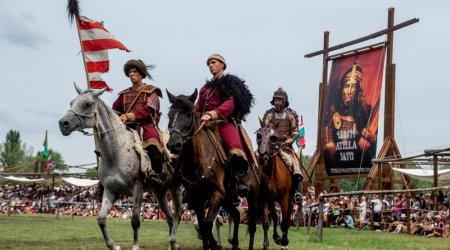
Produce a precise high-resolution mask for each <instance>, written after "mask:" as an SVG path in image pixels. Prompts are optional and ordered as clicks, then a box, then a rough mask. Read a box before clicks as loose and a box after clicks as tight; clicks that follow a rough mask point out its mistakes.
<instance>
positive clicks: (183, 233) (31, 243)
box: [0, 215, 450, 250]
mask: <svg viewBox="0 0 450 250" xmlns="http://www.w3.org/2000/svg"><path fill="white" fill-rule="evenodd" d="M107 223H108V227H109V230H110V234H111V236H112V238H113V239H114V241H115V242H116V243H118V244H119V245H120V246H121V247H122V248H123V249H130V248H131V243H132V232H133V230H132V228H131V223H130V220H124V219H108V221H107ZM225 228H228V225H225V227H223V229H224V230H222V234H221V235H222V240H224V239H226V234H227V232H226V231H227V229H225ZM270 232H272V230H270ZM314 236H315V230H314V229H312V230H311V234H310V235H307V234H306V229H305V228H300V229H295V228H291V230H290V232H289V239H290V244H289V247H290V249H396V250H399V249H450V240H449V239H442V238H433V239H425V238H421V237H418V236H408V235H405V234H400V235H398V234H390V233H385V232H373V231H358V230H347V229H340V228H326V229H325V230H324V240H323V243H317V242H316V241H315V240H314V238H315V237H314ZM177 237H178V242H179V244H180V247H181V249H201V242H200V240H198V239H197V237H196V233H195V230H194V227H193V224H192V223H184V222H182V223H181V224H180V227H179V230H178V234H177ZM239 238H240V246H241V248H242V249H246V248H247V247H248V236H247V235H246V227H245V226H242V227H241V231H240V237H239ZM223 244H224V249H230V245H229V244H228V243H223ZM255 246H256V249H261V248H262V228H261V227H260V226H258V231H257V234H256V244H255ZM140 247H141V249H168V229H167V224H166V223H165V222H164V221H143V222H141V230H140ZM105 248H106V247H105V243H104V241H103V237H102V235H101V232H100V229H99V227H98V225H97V220H96V218H94V217H74V219H73V220H72V218H71V217H70V216H60V217H59V219H56V217H55V216H49V215H30V216H28V215H11V216H7V215H0V249H105ZM271 249H279V246H276V245H275V243H273V241H271Z"/></svg>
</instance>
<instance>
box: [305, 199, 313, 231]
mask: <svg viewBox="0 0 450 250" xmlns="http://www.w3.org/2000/svg"><path fill="white" fill-rule="evenodd" d="M311 217H312V207H311V206H310V207H309V211H308V229H306V234H307V235H309V233H310V231H311Z"/></svg>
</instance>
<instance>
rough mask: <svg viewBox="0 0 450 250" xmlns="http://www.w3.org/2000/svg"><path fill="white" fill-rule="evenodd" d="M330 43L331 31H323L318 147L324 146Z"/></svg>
mask: <svg viewBox="0 0 450 250" xmlns="http://www.w3.org/2000/svg"><path fill="white" fill-rule="evenodd" d="M329 44H330V32H329V31H325V32H324V33H323V49H324V51H325V52H324V53H323V69H322V82H321V83H320V85H319V91H320V92H319V114H318V118H317V121H318V124H317V148H322V136H321V133H320V131H321V129H320V128H321V126H322V117H323V112H324V110H325V102H326V98H327V89H328V46H329Z"/></svg>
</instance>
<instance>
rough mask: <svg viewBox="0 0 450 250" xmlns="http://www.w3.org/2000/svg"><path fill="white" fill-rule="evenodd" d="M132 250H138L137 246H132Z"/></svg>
mask: <svg viewBox="0 0 450 250" xmlns="http://www.w3.org/2000/svg"><path fill="white" fill-rule="evenodd" d="M131 249H132V250H139V246H136V245H133V247H132V248H131Z"/></svg>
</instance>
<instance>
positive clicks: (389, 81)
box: [305, 8, 419, 197]
mask: <svg viewBox="0 0 450 250" xmlns="http://www.w3.org/2000/svg"><path fill="white" fill-rule="evenodd" d="M394 10H395V9H394V8H389V9H388V26H387V28H386V29H384V30H381V31H378V32H375V33H373V34H370V35H367V36H364V37H361V38H358V39H355V40H352V41H349V42H346V43H343V44H339V45H336V46H333V47H329V37H330V32H329V31H325V32H324V40H323V49H322V50H319V51H316V52H313V53H310V54H307V55H305V57H306V58H311V57H314V56H317V55H323V70H322V82H321V83H320V84H319V110H318V125H317V147H316V151H315V152H314V154H313V156H312V157H311V161H310V162H309V164H308V166H307V168H306V172H307V174H308V176H311V177H313V178H312V180H311V181H308V182H306V185H305V186H308V185H314V186H315V193H316V197H317V196H318V195H319V194H320V193H321V192H323V191H324V190H325V187H329V189H328V191H330V192H337V191H339V184H338V182H337V179H344V178H355V177H357V176H359V177H367V180H366V183H365V184H364V190H369V189H380V190H381V189H393V187H394V185H395V184H402V185H403V186H404V187H407V188H411V187H412V183H411V181H410V180H409V178H408V177H407V176H404V175H401V179H396V178H395V176H394V174H393V173H392V169H391V168H390V166H389V165H387V164H377V163H374V164H372V167H371V170H370V172H369V173H368V174H359V175H358V174H356V175H341V176H336V177H334V176H333V177H331V176H328V175H327V173H326V171H325V162H324V158H323V153H322V152H323V148H322V145H321V142H322V140H321V125H322V115H323V113H324V109H325V101H326V95H327V88H328V61H330V60H332V59H336V58H341V57H345V56H350V55H354V54H357V53H360V52H363V51H367V50H372V49H375V48H376V47H379V46H386V70H385V97H384V98H385V106H384V139H383V146H382V147H381V150H380V152H379V153H378V156H377V158H385V157H395V158H401V155H400V150H399V149H398V147H397V144H396V142H395V139H394V128H395V126H394V125H395V120H394V118H395V64H394V63H393V62H392V59H393V48H394V31H395V30H398V29H401V28H404V27H406V26H409V25H411V24H414V23H417V22H419V19H418V18H414V19H411V20H409V21H406V22H403V23H400V24H397V25H394ZM383 35H386V36H387V40H386V42H382V43H377V44H373V45H370V46H366V47H362V48H359V49H356V50H351V51H347V52H343V53H340V54H336V55H332V56H329V52H330V51H334V50H337V49H342V48H344V47H347V46H350V45H354V44H357V43H360V42H364V41H367V40H370V39H373V38H377V37H380V36H383ZM313 173H314V175H313ZM305 181H306V180H305Z"/></svg>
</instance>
